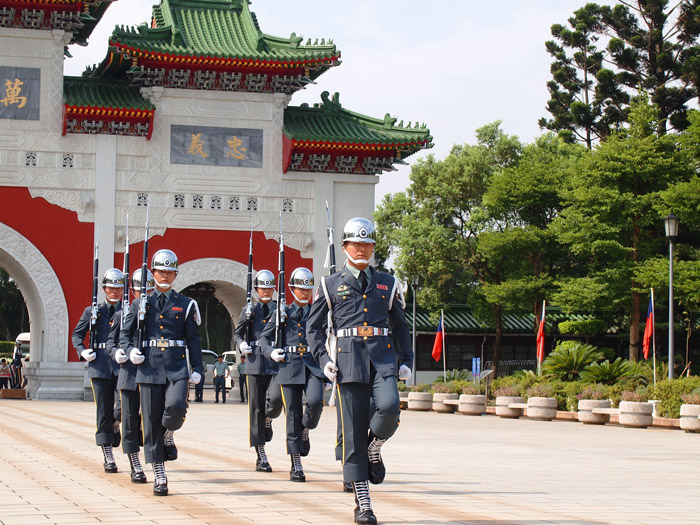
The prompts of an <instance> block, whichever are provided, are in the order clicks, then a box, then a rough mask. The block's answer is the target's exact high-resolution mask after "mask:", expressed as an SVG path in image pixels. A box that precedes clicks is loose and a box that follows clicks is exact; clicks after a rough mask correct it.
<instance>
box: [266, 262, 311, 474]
mask: <svg viewBox="0 0 700 525" xmlns="http://www.w3.org/2000/svg"><path fill="white" fill-rule="evenodd" d="M289 288H290V290H291V292H292V295H293V296H294V302H293V303H292V304H291V305H289V306H288V307H287V312H286V313H287V324H286V327H285V336H284V344H285V347H284V348H273V342H272V341H274V339H275V337H274V333H275V328H276V323H275V322H270V323H268V325H267V326H266V327H265V329H264V330H263V333H262V335H261V336H260V344H261V345H262V347H263V350H264V352H265V355H266V356H267V357H269V358H270V359H272V360H273V361H275V362H277V363H279V372H278V373H277V381H278V383H279V384H280V385H281V390H282V401H283V402H284V407H285V410H286V413H287V453H288V454H289V455H290V456H291V460H292V468H291V470H290V472H289V479H291V480H292V481H306V476H305V475H304V470H303V468H302V465H301V456H307V455H308V454H309V450H310V448H311V443H310V441H309V430H313V429H314V428H316V427H317V426H318V422H319V420H320V419H321V412H322V411H323V379H324V375H323V371H322V370H321V369H320V368H319V366H318V363H317V362H316V360H314V358H313V356H312V355H311V352H309V347H308V343H307V341H306V320H307V318H308V316H309V307H308V306H307V305H308V304H309V301H310V300H311V295H312V294H313V288H314V276H313V274H312V273H311V271H310V270H308V269H307V268H297V269H296V270H294V271H293V272H292V274H291V276H290V278H289ZM271 319H275V318H271ZM275 320H276V319H275ZM302 396H306V407H305V409H303V408H302Z"/></svg>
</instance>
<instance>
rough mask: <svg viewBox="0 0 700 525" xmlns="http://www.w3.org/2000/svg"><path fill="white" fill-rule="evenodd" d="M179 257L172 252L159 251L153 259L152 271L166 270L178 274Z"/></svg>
mask: <svg viewBox="0 0 700 525" xmlns="http://www.w3.org/2000/svg"><path fill="white" fill-rule="evenodd" d="M177 265H178V262H177V255H175V252H173V251H171V250H158V251H157V252H156V253H154V254H153V259H151V271H153V270H164V271H170V272H177Z"/></svg>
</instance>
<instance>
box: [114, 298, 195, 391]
mask: <svg viewBox="0 0 700 525" xmlns="http://www.w3.org/2000/svg"><path fill="white" fill-rule="evenodd" d="M156 295H157V294H156V293H152V294H151V295H149V296H148V299H146V320H145V323H146V324H145V326H146V336H145V338H144V340H146V341H148V340H150V339H166V340H175V341H181V340H184V341H185V344H186V345H187V349H188V350H189V354H190V363H189V364H190V365H191V366H192V370H193V371H195V372H198V373H199V374H202V370H203V365H202V346H201V343H200V341H199V328H198V327H197V320H196V319H195V312H196V311H197V309H196V304H195V303H194V300H193V299H190V298H189V297H187V296H185V295H180V294H179V293H177V292H176V291H175V290H173V291H172V292H171V293H170V298H169V299H168V300H167V301H166V302H165V305H164V307H163V311H162V312H161V311H160V310H159V309H158V302H157V298H156ZM138 310H139V301H134V302H133V303H132V304H131V307H130V308H129V313H128V314H127V316H126V319H124V330H123V331H122V333H121V334H120V336H119V337H120V339H121V341H120V342H121V345H122V347H123V348H124V349H125V351H126V352H127V355H128V354H129V353H130V351H131V349H132V348H135V347H136V345H137V343H138V330H137V326H138ZM141 352H143V355H144V356H145V357H146V360H145V361H144V362H143V363H141V364H140V365H138V366H137V369H136V382H137V383H151V384H157V385H164V384H166V382H167V381H175V380H177V379H185V378H188V377H189V375H190V374H189V370H188V368H187V352H186V351H185V348H184V347H182V346H171V347H169V348H158V347H156V346H148V347H145V348H142V349H141Z"/></svg>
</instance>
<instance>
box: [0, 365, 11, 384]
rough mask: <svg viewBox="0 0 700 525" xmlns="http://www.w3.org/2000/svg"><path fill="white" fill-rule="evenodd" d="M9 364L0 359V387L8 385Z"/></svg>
mask: <svg viewBox="0 0 700 525" xmlns="http://www.w3.org/2000/svg"><path fill="white" fill-rule="evenodd" d="M11 375H12V373H11V372H10V365H8V364H7V361H5V360H4V359H3V360H2V361H0V389H2V388H9V387H10V376H11Z"/></svg>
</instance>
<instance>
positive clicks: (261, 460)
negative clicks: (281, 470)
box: [255, 445, 272, 472]
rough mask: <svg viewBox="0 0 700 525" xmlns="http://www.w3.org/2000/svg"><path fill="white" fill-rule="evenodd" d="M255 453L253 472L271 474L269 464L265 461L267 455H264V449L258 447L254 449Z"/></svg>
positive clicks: (261, 446) (260, 446)
mask: <svg viewBox="0 0 700 525" xmlns="http://www.w3.org/2000/svg"><path fill="white" fill-rule="evenodd" d="M255 451H256V452H257V453H258V459H257V461H256V462H255V471H256V472H272V467H271V466H270V462H269V461H267V454H265V447H264V446H263V445H258V446H257V447H255Z"/></svg>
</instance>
